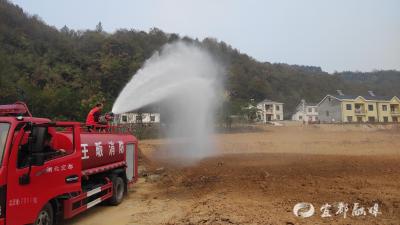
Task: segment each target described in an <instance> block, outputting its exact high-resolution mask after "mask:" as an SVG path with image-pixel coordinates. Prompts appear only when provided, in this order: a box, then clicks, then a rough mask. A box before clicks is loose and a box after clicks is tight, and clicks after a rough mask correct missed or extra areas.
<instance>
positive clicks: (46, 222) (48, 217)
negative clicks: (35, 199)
mask: <svg viewBox="0 0 400 225" xmlns="http://www.w3.org/2000/svg"><path fill="white" fill-rule="evenodd" d="M53 224H54V213H53V207H51V204H50V203H47V204H46V205H45V206H44V207H43V209H42V210H40V212H39V214H38V216H37V218H36V221H35V225H53Z"/></svg>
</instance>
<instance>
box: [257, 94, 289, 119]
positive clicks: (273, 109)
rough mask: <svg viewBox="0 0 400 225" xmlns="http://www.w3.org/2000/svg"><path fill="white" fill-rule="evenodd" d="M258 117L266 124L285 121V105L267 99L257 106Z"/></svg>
mask: <svg viewBox="0 0 400 225" xmlns="http://www.w3.org/2000/svg"><path fill="white" fill-rule="evenodd" d="M257 109H258V111H257V117H258V119H259V120H260V121H263V122H264V123H266V122H268V121H276V120H283V103H281V102H275V101H271V100H269V99H265V100H264V101H262V102H259V103H258V104H257Z"/></svg>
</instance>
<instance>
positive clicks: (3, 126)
mask: <svg viewBox="0 0 400 225" xmlns="http://www.w3.org/2000/svg"><path fill="white" fill-rule="evenodd" d="M8 130H10V124H9V123H0V165H1V164H2V163H3V154H4V148H5V147H6V141H7V135H8Z"/></svg>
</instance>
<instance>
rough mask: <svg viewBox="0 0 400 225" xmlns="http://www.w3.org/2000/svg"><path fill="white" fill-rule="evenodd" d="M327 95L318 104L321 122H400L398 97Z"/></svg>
mask: <svg viewBox="0 0 400 225" xmlns="http://www.w3.org/2000/svg"><path fill="white" fill-rule="evenodd" d="M338 93H339V94H338V95H327V96H325V97H324V98H323V99H322V100H321V102H320V103H318V114H319V116H318V117H319V120H320V121H321V122H329V123H331V122H347V123H351V122H358V123H360V122H370V123H373V122H398V121H399V120H400V100H399V98H398V97H397V96H393V97H383V96H376V95H375V94H374V93H373V92H371V91H370V92H369V95H358V96H357V95H344V94H343V93H342V92H341V91H339V92H338Z"/></svg>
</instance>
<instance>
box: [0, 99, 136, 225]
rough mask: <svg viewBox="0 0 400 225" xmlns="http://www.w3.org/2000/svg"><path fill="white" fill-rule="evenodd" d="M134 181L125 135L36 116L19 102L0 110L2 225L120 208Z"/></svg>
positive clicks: (132, 145)
mask: <svg viewBox="0 0 400 225" xmlns="http://www.w3.org/2000/svg"><path fill="white" fill-rule="evenodd" d="M136 180H137V139H136V138H135V137H134V136H132V135H131V134H129V133H128V132H124V131H121V130H119V129H118V128H116V127H107V128H106V129H101V130H99V131H91V132H89V131H88V130H87V129H85V127H84V126H83V125H82V124H80V123H78V122H53V121H51V120H49V119H46V118H35V117H32V115H31V113H30V112H29V109H28V108H27V106H26V105H25V104H24V103H22V102H17V103H15V104H11V105H1V106H0V225H1V224H12V225H20V224H21V225H22V224H46V225H53V224H56V223H58V221H59V220H61V219H68V218H71V217H73V216H75V215H77V214H79V213H80V212H83V211H85V210H87V209H89V208H91V207H92V206H94V205H96V204H98V203H100V202H103V201H106V202H108V203H109V204H111V205H118V204H119V203H120V202H121V201H122V200H123V197H124V196H125V195H126V194H127V188H128V185H130V184H133V183H134V182H135V181H136Z"/></svg>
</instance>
